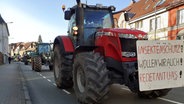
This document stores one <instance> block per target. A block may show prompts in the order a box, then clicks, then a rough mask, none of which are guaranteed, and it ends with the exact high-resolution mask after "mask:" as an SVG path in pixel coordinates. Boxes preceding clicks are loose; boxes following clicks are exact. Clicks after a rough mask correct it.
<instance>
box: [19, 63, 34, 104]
mask: <svg viewBox="0 0 184 104" xmlns="http://www.w3.org/2000/svg"><path fill="white" fill-rule="evenodd" d="M18 68H19V69H20V72H21V74H20V75H21V82H22V89H23V91H24V97H25V104H32V101H31V98H30V94H29V91H28V88H27V84H26V80H25V76H24V74H23V72H22V69H21V67H20V63H19V66H18Z"/></svg>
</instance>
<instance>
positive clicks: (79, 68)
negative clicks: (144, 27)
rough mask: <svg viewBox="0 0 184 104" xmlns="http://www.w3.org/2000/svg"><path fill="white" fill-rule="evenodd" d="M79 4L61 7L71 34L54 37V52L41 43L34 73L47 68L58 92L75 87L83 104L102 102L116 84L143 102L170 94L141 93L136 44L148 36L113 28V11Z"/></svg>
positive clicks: (165, 91)
mask: <svg viewBox="0 0 184 104" xmlns="http://www.w3.org/2000/svg"><path fill="white" fill-rule="evenodd" d="M76 2H77V4H76V5H75V6H73V7H71V8H69V9H68V10H65V6H62V7H63V8H62V9H63V10H64V18H65V20H69V26H68V31H67V33H68V34H67V35H61V36H57V37H56V38H55V40H54V43H53V51H51V50H50V49H51V48H50V45H49V44H45V43H44V44H38V45H37V48H36V52H33V53H32V57H31V63H32V69H33V70H35V71H41V65H43V64H46V65H49V67H50V69H51V70H53V72H54V78H55V83H56V85H57V87H58V88H61V89H68V88H74V91H75V94H76V97H77V99H78V101H79V102H80V103H81V104H96V103H100V102H101V101H102V99H103V98H104V96H106V95H107V94H108V92H109V87H110V85H112V84H120V85H125V86H127V87H128V88H129V89H130V90H131V91H132V92H133V93H136V94H138V96H141V97H146V98H155V97H161V96H165V95H167V94H168V92H169V91H170V90H171V89H170V88H166V89H156V90H150V91H140V90H139V80H138V64H137V61H138V60H137V49H136V41H137V40H148V38H147V33H145V32H143V31H140V30H134V29H120V28H115V23H114V22H115V21H114V18H113V11H115V7H114V6H109V7H107V6H102V5H87V4H83V3H81V2H80V0H76ZM127 17H128V16H127V14H126V13H125V19H126V20H128V18H127ZM30 53H31V52H30ZM52 57H53V58H52ZM27 59H28V58H27ZM25 64H27V62H26V61H25Z"/></svg>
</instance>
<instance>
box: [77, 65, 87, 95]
mask: <svg viewBox="0 0 184 104" xmlns="http://www.w3.org/2000/svg"><path fill="white" fill-rule="evenodd" d="M77 86H78V89H79V91H80V92H81V93H83V92H84V91H85V86H86V82H85V76H84V71H83V70H82V69H81V68H79V69H78V70H77Z"/></svg>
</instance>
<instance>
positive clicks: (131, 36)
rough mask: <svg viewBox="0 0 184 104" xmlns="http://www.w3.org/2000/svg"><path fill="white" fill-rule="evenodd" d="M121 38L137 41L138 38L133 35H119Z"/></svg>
mask: <svg viewBox="0 0 184 104" xmlns="http://www.w3.org/2000/svg"><path fill="white" fill-rule="evenodd" d="M119 37H120V38H129V39H137V37H136V36H135V35H133V34H119Z"/></svg>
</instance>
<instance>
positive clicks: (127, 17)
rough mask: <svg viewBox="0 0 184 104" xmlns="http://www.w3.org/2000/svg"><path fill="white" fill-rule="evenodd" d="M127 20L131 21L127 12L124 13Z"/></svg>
mask: <svg viewBox="0 0 184 104" xmlns="http://www.w3.org/2000/svg"><path fill="white" fill-rule="evenodd" d="M124 17H125V21H129V15H128V13H127V12H125V13H124Z"/></svg>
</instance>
